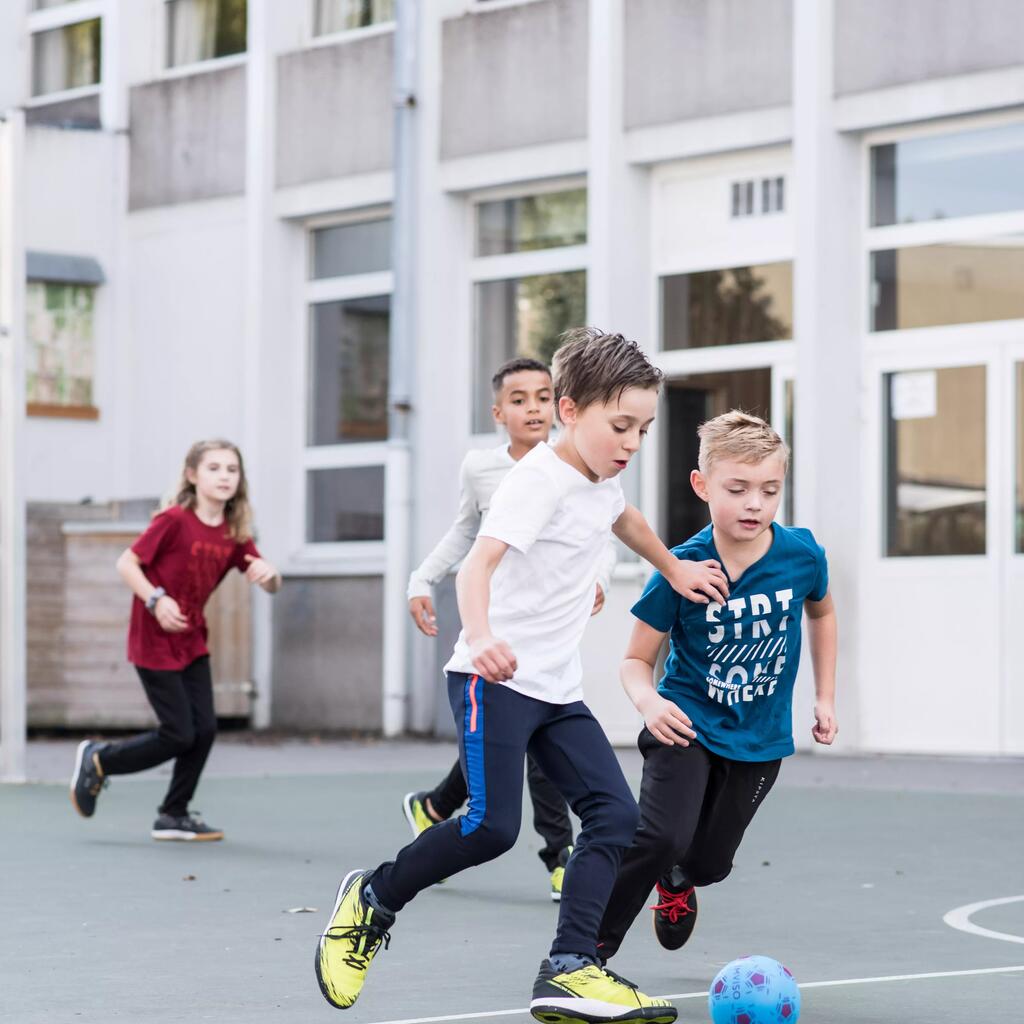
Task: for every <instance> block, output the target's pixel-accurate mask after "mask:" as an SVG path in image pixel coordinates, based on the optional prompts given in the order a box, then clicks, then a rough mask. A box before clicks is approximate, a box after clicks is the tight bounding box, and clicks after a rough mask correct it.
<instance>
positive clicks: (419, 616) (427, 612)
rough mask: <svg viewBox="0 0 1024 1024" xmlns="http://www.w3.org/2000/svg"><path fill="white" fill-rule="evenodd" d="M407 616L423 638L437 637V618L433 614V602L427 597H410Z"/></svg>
mask: <svg viewBox="0 0 1024 1024" xmlns="http://www.w3.org/2000/svg"><path fill="white" fill-rule="evenodd" d="M409 614H410V615H411V616H412V621H413V622H415V623H416V628H417V629H418V630H419V631H420V632H421V633H422V634H423V635H424V636H437V616H436V615H435V614H434V602H433V601H431V600H430V598H429V597H410V598H409Z"/></svg>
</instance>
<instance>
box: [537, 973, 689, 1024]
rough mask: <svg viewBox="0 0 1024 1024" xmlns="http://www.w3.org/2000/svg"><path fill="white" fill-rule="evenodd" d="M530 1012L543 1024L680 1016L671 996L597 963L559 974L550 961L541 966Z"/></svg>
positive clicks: (664, 1022)
mask: <svg viewBox="0 0 1024 1024" xmlns="http://www.w3.org/2000/svg"><path fill="white" fill-rule="evenodd" d="M530 1013H531V1014H533V1016H534V1017H535V1018H536V1019H537V1020H539V1021H542V1022H543V1024H608V1022H615V1024H633V1022H635V1024H671V1022H672V1021H674V1020H675V1019H676V1016H677V1011H676V1008H675V1007H674V1006H673V1005H672V1004H671V1003H670V1002H669V1001H668V1000H667V999H652V998H651V997H650V996H645V995H644V994H643V992H640V991H638V990H637V987H636V985H634V984H633V983H632V982H630V981H626V979H625V978H620V977H619V976H618V975H617V974H613V973H612V972H611V971H609V970H607V969H604V968H601V967H598V966H597V965H596V964H588V965H587V966H586V967H581V968H579V969H578V970H575V971H567V972H564V973H562V974H559V973H558V971H557V970H556V969H555V968H554V967H553V966H552V964H551V961H550V960H545V961H544V962H543V963H542V964H541V965H540V973H539V974H538V975H537V981H536V982H535V983H534V986H533V1000H532V1001H531V1002H530Z"/></svg>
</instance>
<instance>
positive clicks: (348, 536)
mask: <svg viewBox="0 0 1024 1024" xmlns="http://www.w3.org/2000/svg"><path fill="white" fill-rule="evenodd" d="M383 539H384V467H383V466H347V467H345V468H344V469H313V470H310V471H309V472H308V473H307V474H306V540H307V541H310V542H311V543H314V544H325V543H327V544H329V543H336V542H338V541H351V540H383Z"/></svg>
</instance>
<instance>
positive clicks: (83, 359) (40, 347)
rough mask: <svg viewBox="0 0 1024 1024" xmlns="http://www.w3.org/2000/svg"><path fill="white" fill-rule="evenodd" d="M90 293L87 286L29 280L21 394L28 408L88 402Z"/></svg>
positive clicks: (90, 397) (88, 404) (90, 401)
mask: <svg viewBox="0 0 1024 1024" xmlns="http://www.w3.org/2000/svg"><path fill="white" fill-rule="evenodd" d="M95 292H96V289H95V288H94V287H92V286H90V285H80V284H61V283H54V282H48V281H45V282H44V281H30V282H29V284H28V286H27V288H26V292H25V304H26V313H27V333H28V336H27V339H26V340H27V346H26V353H25V355H26V360H27V363H28V365H27V371H28V375H27V378H26V396H25V397H26V400H27V401H28V403H29V409H30V411H40V410H38V407H39V406H66V407H78V408H89V407H91V406H92V404H93V395H92V381H93V306H94V296H95ZM32 406H36V407H37V408H36V410H33V409H32Z"/></svg>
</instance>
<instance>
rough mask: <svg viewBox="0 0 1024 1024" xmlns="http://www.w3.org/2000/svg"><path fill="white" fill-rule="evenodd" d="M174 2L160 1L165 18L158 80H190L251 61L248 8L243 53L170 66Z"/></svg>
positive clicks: (160, 30) (160, 33)
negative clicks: (192, 76) (192, 77)
mask: <svg viewBox="0 0 1024 1024" xmlns="http://www.w3.org/2000/svg"><path fill="white" fill-rule="evenodd" d="M173 2H174V0H160V7H161V10H162V11H163V17H162V18H161V19H160V28H159V30H158V35H159V41H160V63H159V72H158V74H157V76H156V77H157V78H158V79H160V80H163V79H169V78H188V77H189V76H191V75H198V74H204V73H205V72H208V71H222V70H224V69H226V68H233V67H240V66H242V65H245V64H247V63H248V61H249V11H248V6H247V7H246V17H245V49H244V50H242V51H241V53H228V54H225V55H224V56H223V57H208V58H207V59H206V60H193V61H189V63H187V64H170V63H168V61H169V60H170V52H169V49H170V42H171V30H170V24H169V16H170V5H171V4H172V3H173Z"/></svg>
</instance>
